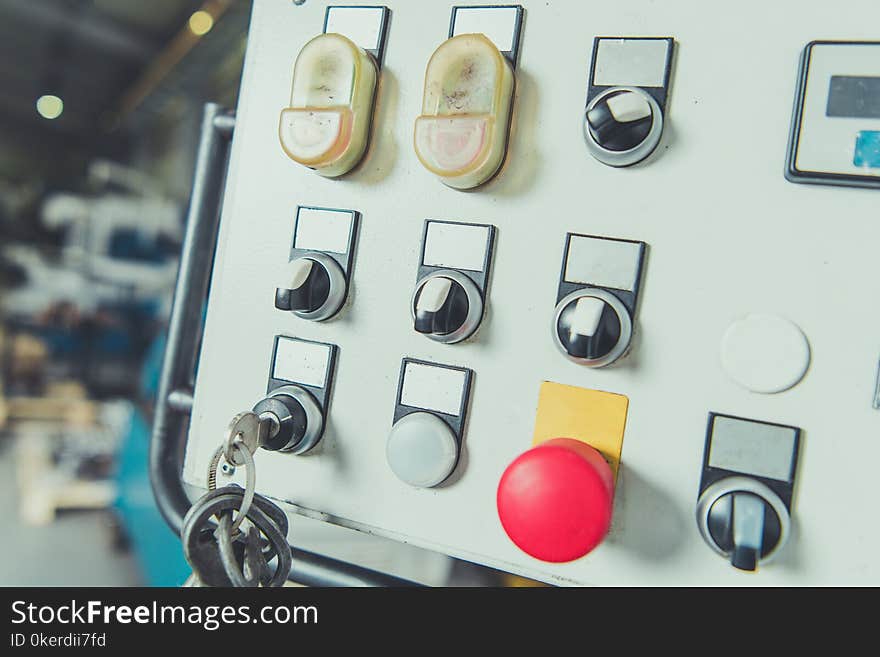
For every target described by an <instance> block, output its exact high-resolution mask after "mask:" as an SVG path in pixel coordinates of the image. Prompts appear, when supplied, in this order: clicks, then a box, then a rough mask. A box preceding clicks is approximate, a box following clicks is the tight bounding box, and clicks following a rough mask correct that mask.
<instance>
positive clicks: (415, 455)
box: [385, 412, 458, 488]
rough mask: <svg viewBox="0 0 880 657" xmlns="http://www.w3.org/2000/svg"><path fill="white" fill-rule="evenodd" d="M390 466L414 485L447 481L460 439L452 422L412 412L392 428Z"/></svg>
mask: <svg viewBox="0 0 880 657" xmlns="http://www.w3.org/2000/svg"><path fill="white" fill-rule="evenodd" d="M385 452H386V456H387V458H388V465H389V466H391V470H392V471H393V472H394V474H395V475H397V478H398V479H400V480H401V481H403V482H405V483H407V484H409V485H410V486H417V487H419V488H430V487H432V486H436V485H437V484H439V483H441V482H443V481H444V480H445V479H446V478H447V477H449V475H450V474H452V471H453V470H454V469H455V464H456V463H457V462H458V441H457V440H456V439H455V434H454V433H453V432H452V429H450V428H449V425H448V424H446V423H445V422H444V421H443V420H441V419H440V418H439V417H437V416H436V415H433V414H431V413H424V412H418V413H410V414H409V415H406V416H404V417H403V419H401V420H400V421H398V422H397V424H395V425H394V426H393V427H392V428H391V435H390V436H389V437H388V444H387V446H386V450H385Z"/></svg>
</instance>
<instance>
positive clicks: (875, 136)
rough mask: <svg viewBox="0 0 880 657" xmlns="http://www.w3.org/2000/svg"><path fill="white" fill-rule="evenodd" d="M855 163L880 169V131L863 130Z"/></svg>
mask: <svg viewBox="0 0 880 657" xmlns="http://www.w3.org/2000/svg"><path fill="white" fill-rule="evenodd" d="M853 164H855V165H856V166H857V167H865V168H867V169H880V131H878V130H862V131H861V132H860V133H859V135H858V137H856V151H855V153H853Z"/></svg>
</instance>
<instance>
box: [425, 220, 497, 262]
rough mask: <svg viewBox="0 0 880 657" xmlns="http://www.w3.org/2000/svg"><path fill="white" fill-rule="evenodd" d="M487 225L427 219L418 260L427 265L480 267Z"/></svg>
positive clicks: (486, 243)
mask: <svg viewBox="0 0 880 657" xmlns="http://www.w3.org/2000/svg"><path fill="white" fill-rule="evenodd" d="M489 228H490V227H489V226H475V225H472V224H449V223H444V222H441V221H429V222H428V231H427V233H426V235H425V257H424V259H423V261H422V264H424V265H427V266H429V267H450V268H452V269H467V270H470V271H483V268H484V267H485V266H486V251H487V250H488V248H489Z"/></svg>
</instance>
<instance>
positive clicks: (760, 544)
mask: <svg viewBox="0 0 880 657" xmlns="http://www.w3.org/2000/svg"><path fill="white" fill-rule="evenodd" d="M697 524H698V526H699V528H700V534H701V535H702V536H703V539H704V540H705V541H706V543H708V544H709V547H711V548H712V549H713V550H715V552H717V553H718V554H720V555H723V556H724V557H726V558H727V559H728V560H729V561H730V563H731V565H732V566H733V567H734V568H737V569H739V570H746V571H754V570H757V568H758V564H760V563H764V562H767V561H768V560H769V559H770V558H771V557H773V556H774V555H775V554H776V553H777V552H778V551H779V550H780V549H781V548H782V546H783V545H785V543H786V541H787V540H788V536H789V533H790V526H791V518H790V516H789V512H788V509H787V507H786V506H785V504H784V503H783V501H782V499H781V498H780V497H779V496H778V495H777V494H776V493H775V492H774V491H773V490H772V489H770V487H769V486H766V485H765V484H763V483H761V482H760V481H757V480H756V479H752V478H750V477H740V476H736V477H727V478H724V479H721V480H719V481H716V482H715V483H714V484H712V485H711V486H709V487H708V488H707V489H706V490H705V491H704V492H703V494H702V495H700V499H699V501H698V503H697Z"/></svg>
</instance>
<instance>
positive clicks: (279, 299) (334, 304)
mask: <svg viewBox="0 0 880 657" xmlns="http://www.w3.org/2000/svg"><path fill="white" fill-rule="evenodd" d="M290 267H291V273H290V279H289V283H288V284H287V285H285V286H284V287H279V288H276V289H275V307H276V308H278V309H279V310H287V311H290V312H292V313H294V314H296V315H297V316H299V317H302V318H303V319H311V320H315V321H321V320H324V319H328V318H330V317H332V316H333V315H335V314H336V313H337V312H339V309H340V308H341V307H342V303H343V302H344V301H345V294H346V287H347V284H346V280H345V274H344V273H343V272H342V268H341V267H340V266H339V264H338V263H337V262H336V261H335V260H333V258H331V257H329V256H327V255H325V254H323V253H314V254H310V255H308V256H304V257H301V258H297V259H296V260H294V261H293V262H291V263H290Z"/></svg>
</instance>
